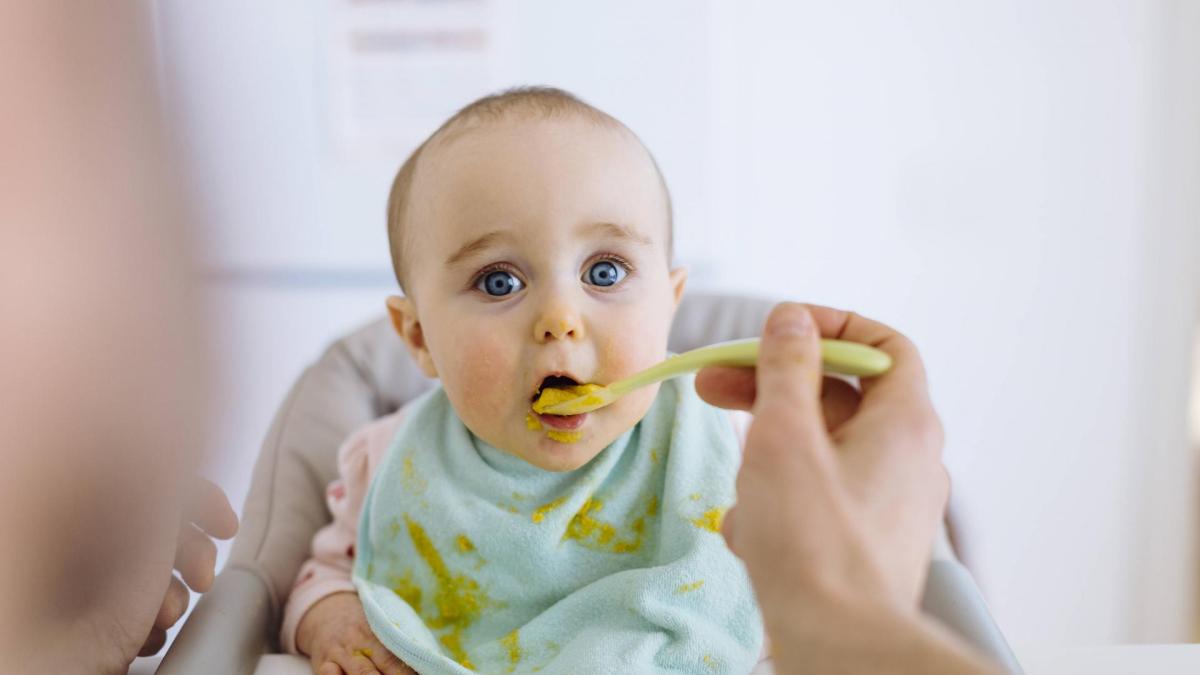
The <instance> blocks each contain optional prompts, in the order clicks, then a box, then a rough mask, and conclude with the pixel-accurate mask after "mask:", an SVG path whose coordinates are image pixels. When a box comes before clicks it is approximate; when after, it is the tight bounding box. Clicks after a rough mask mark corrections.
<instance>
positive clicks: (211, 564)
mask: <svg viewBox="0 0 1200 675" xmlns="http://www.w3.org/2000/svg"><path fill="white" fill-rule="evenodd" d="M185 508H186V512H185V513H184V514H183V516H184V517H183V521H182V522H181V523H180V527H179V538H178V540H177V541H176V544H175V571H176V572H178V573H179V574H178V575H176V574H172V575H171V581H170V584H169V585H168V587H167V593H166V596H165V597H163V601H162V605H161V606H160V607H159V610H158V615H157V616H156V617H155V619H154V627H153V628H152V629H151V630H150V635H149V636H147V638H146V642H145V643H144V644H143V645H142V648H141V650H140V652H139V653H138V656H152V655H154V654H157V653H158V650H160V649H162V646H163V644H164V643H166V640H167V630H168V629H170V628H171V626H174V625H175V622H177V621H179V618H180V617H182V616H183V613H184V612H186V611H187V607H188V601H189V600H190V597H189V594H188V588H190V589H192V590H193V591H196V592H197V593H203V592H205V591H207V590H208V589H209V588H211V587H212V582H213V574H214V572H215V570H216V565H217V547H216V545H215V544H213V542H212V539H210V537H215V538H217V539H229V538H231V537H233V535H235V534H237V529H238V521H237V514H235V513H234V511H233V507H232V506H230V505H229V499H228V498H227V497H226V496H225V493H224V492H222V491H221V488H219V487H217V486H216V485H215V484H213V483H212V482H210V481H208V480H205V479H203V478H199V477H197V478H196V479H195V485H194V489H193V494H192V498H191V499H190V500H189V502H188V503H187V505H186V506H185ZM181 577H182V580H181ZM185 583H186V584H187V586H186V587H185V586H184V584H185Z"/></svg>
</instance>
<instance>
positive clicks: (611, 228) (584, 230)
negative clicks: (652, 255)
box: [578, 223, 654, 246]
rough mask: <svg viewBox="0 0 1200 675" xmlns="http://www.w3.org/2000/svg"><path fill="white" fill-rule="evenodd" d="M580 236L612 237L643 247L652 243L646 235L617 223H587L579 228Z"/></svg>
mask: <svg viewBox="0 0 1200 675" xmlns="http://www.w3.org/2000/svg"><path fill="white" fill-rule="evenodd" d="M578 232H579V233H580V234H587V235H592V236H604V237H613V238H615V239H628V240H630V241H633V242H635V243H638V244H642V245H643V246H649V245H650V244H653V243H654V242H653V241H652V240H651V239H650V238H649V237H647V236H646V235H644V234H642V233H641V232H638V231H637V230H635V229H633V228H632V227H629V226H628V225H620V224H618V223H589V224H587V225H584V226H582V227H580V228H579V230H578Z"/></svg>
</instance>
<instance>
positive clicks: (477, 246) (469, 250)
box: [446, 230, 512, 267]
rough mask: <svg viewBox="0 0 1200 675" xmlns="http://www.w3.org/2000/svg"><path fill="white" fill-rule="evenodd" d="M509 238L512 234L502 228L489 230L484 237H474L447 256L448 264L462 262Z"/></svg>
mask: <svg viewBox="0 0 1200 675" xmlns="http://www.w3.org/2000/svg"><path fill="white" fill-rule="evenodd" d="M508 239H512V235H510V234H509V233H507V232H502V231H500V230H495V231H492V232H488V233H487V234H485V235H483V236H482V237H478V238H476V239H472V240H471V241H469V242H467V243H466V244H463V246H462V247H460V248H459V249H458V250H457V251H455V252H454V255H452V256H450V257H449V258H446V266H447V267H449V266H452V265H457V264H458V263H460V262H462V261H463V260H466V259H467V258H470V257H471V256H473V255H475V254H477V253H480V252H482V251H486V250H487V249H489V248H491V247H493V246H495V245H496V244H498V243H500V242H501V241H505V240H508Z"/></svg>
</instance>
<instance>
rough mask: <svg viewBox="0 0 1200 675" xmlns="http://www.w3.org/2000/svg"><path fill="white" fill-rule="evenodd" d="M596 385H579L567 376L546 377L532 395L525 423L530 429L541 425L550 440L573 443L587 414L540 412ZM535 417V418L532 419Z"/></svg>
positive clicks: (577, 437) (577, 381)
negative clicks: (543, 426) (546, 429)
mask: <svg viewBox="0 0 1200 675" xmlns="http://www.w3.org/2000/svg"><path fill="white" fill-rule="evenodd" d="M595 386H597V385H587V384H582V385H581V384H579V380H576V379H575V378H573V377H571V376H569V375H548V376H547V377H546V378H545V379H543V380H542V383H541V385H539V386H538V388H537V391H535V392H534V393H533V397H532V400H531V402H530V403H531V405H530V407H531V408H532V410H531V412H530V414H529V416H528V418H527V420H526V422H527V424H528V425H529V428H530V429H535V430H536V429H540V428H542V425H545V426H546V427H548V428H549V430H548V431H547V433H548V434H549V436H550V438H552V439H554V440H556V441H559V442H562V443H574V442H575V441H577V440H579V434H580V433H581V432H580V431H579V429H580V427H582V426H583V423H584V422H585V421H586V420H587V418H588V414H587V413H583V414H580V415H548V414H546V413H543V412H541V411H542V410H544V409H545V406H547V405H552V404H554V403H556V402H559V401H561V400H566V399H572V398H575V397H576V396H579V395H580V391H581V390H585V389H587V388H591V387H595ZM534 415H536V417H534Z"/></svg>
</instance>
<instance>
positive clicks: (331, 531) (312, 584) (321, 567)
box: [279, 408, 404, 654]
mask: <svg viewBox="0 0 1200 675" xmlns="http://www.w3.org/2000/svg"><path fill="white" fill-rule="evenodd" d="M403 413H404V409H403V408H401V409H400V410H399V411H397V412H395V413H393V414H391V415H388V416H387V417H381V418H379V419H378V420H375V421H374V422H372V423H370V424H369V425H367V426H365V427H363V428H362V429H359V430H358V431H356V432H354V433H353V434H351V436H350V438H348V439H347V440H346V442H345V443H343V444H342V447H341V448H339V449H338V478H337V479H335V480H334V481H333V482H332V483H330V484H329V487H328V488H326V489H325V502H326V504H328V506H329V512H330V513H331V514H332V515H333V522H331V523H329V524H328V525H326V526H325V527H322V528H321V529H320V530H318V531H317V534H316V535H314V536H313V542H312V557H311V558H309V559H308V560H306V561H304V564H303V565H301V566H300V572H299V574H297V576H296V583H295V584H293V586H292V590H291V592H290V593H288V599H287V605H286V606H285V607H284V610H283V626H282V627H281V629H280V634H279V641H280V644H281V646H282V647H283V650H284V651H285V652H287V653H289V654H299V653H300V652H299V651H298V650H297V649H296V629H297V628H299V627H300V620H301V619H302V618H304V614H305V613H306V612H307V611H308V610H309V609H310V608H311V607H312V606H313V605H315V604H316V603H317V601H318V600H321V599H322V598H325V597H327V596H329V595H332V594H334V593H340V592H344V591H349V592H354V583H353V582H352V581H351V580H350V576H351V572H352V571H353V569H354V543H355V541H357V539H358V517H359V514H360V513H361V512H362V505H363V499H364V498H366V496H367V488H369V487H370V486H371V477H372V476H374V475H375V470H376V469H377V468H378V467H379V461H380V460H381V459H382V458H383V455H384V453H385V452H387V449H388V446H390V445H391V442H392V439H393V438H394V437H395V435H396V430H397V428H398V427H399V426H400V421H401V419H402V416H403Z"/></svg>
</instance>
